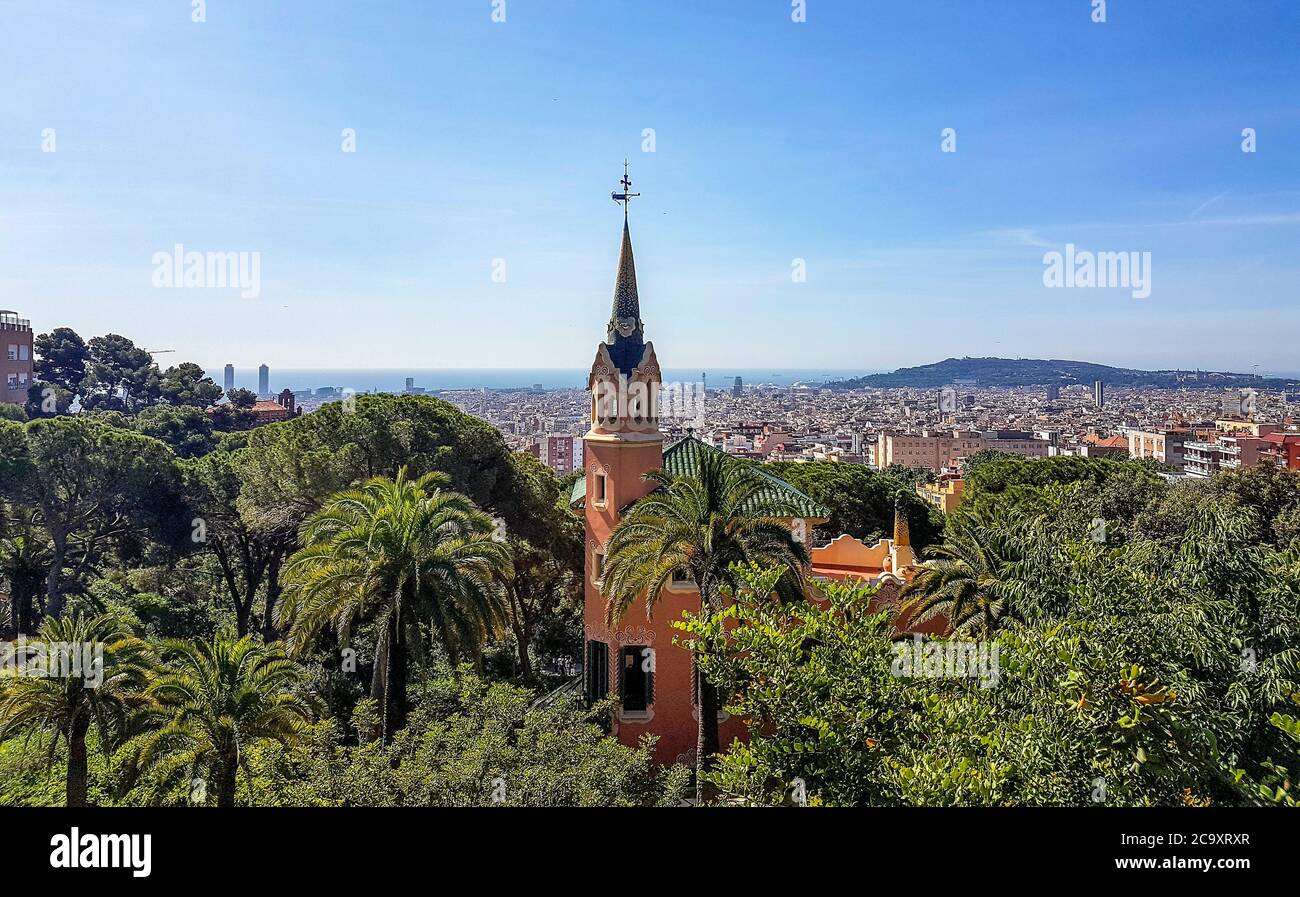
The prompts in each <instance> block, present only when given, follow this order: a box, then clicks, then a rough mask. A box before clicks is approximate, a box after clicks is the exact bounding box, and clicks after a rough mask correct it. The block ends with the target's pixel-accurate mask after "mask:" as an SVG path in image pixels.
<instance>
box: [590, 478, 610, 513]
mask: <svg viewBox="0 0 1300 897" xmlns="http://www.w3.org/2000/svg"><path fill="white" fill-rule="evenodd" d="M595 488H596V497H595V498H594V499H593V501H595V502H596V504H598V505H603V504H604V503H605V501H606V498H607V495H608V491H607V490H608V482H607V478H606V476H605V474H603V473H597V474H596V482H595Z"/></svg>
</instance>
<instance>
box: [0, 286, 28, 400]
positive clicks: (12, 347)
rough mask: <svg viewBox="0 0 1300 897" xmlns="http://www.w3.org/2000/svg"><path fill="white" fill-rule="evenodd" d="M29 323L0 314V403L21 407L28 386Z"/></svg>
mask: <svg viewBox="0 0 1300 897" xmlns="http://www.w3.org/2000/svg"><path fill="white" fill-rule="evenodd" d="M33 357H34V356H33V352H32V323H31V321H29V320H27V319H26V318H20V317H18V313H17V312H14V311H6V310H0V403H4V404H8V405H22V404H25V403H26V402H27V390H28V389H29V388H30V387H31V385H32V382H33V381H32V359H33Z"/></svg>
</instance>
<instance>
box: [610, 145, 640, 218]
mask: <svg viewBox="0 0 1300 897" xmlns="http://www.w3.org/2000/svg"><path fill="white" fill-rule="evenodd" d="M619 183H620V184H622V185H623V192H622V193H618V192H614V193H611V194H609V198H610V199H612V200H614V202H621V203H622V204H623V217H624V218H625V219H626V218H627V204H628V202H629V201H630V200H631V199H632V197H634V196H640V195H641V194H640V193H631V192H629V191H631V189H632V179H631V178H630V177H628V176H627V159H624V160H623V180H621V181H619Z"/></svg>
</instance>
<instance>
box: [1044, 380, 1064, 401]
mask: <svg viewBox="0 0 1300 897" xmlns="http://www.w3.org/2000/svg"><path fill="white" fill-rule="evenodd" d="M1060 398H1061V387H1059V386H1057V385H1056V384H1055V383H1049V384H1047V401H1049V402H1056V401H1059V400H1060Z"/></svg>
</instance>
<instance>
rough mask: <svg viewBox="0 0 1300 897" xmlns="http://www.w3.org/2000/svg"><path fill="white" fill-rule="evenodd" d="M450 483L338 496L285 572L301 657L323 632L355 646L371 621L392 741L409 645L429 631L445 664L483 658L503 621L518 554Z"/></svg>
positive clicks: (288, 614)
mask: <svg viewBox="0 0 1300 897" xmlns="http://www.w3.org/2000/svg"><path fill="white" fill-rule="evenodd" d="M446 482H447V480H446V477H444V476H443V475H442V474H438V473H430V474H425V475H424V476H422V477H420V478H419V479H416V480H411V479H408V478H407V475H406V468H402V469H401V470H399V471H398V472H397V478H396V479H395V480H390V479H388V478H386V477H375V478H373V479H371V480H369V481H367V482H366V483H365V484H364V485H363V486H362V487H361V488H360V489H357V490H352V491H348V492H340V493H338V494H337V495H335V496H333V497H332V498H330V499H329V500H328V501H327V502H326V503H325V506H324V507H323V508H322V509H321V510H320V511H318V512H316V513H315V514H313V515H312V516H311V517H309V518H308V519H307V521H306V522H305V523H304V524H303V526H302V529H301V531H300V534H299V538H300V539H301V541H302V543H303V545H304V547H303V548H302V549H301V550H300V551H298V552H297V553H296V554H295V555H294V556H293V557H291V558H290V559H289V561H288V563H287V564H286V566H285V572H286V590H285V591H286V596H285V601H284V604H283V606H282V615H281V625H282V626H285V625H286V624H287V627H288V630H289V635H288V639H289V643H290V646H291V648H292V649H293V650H296V651H302V650H306V649H307V648H308V647H309V646H310V645H311V643H312V642H313V641H314V639H315V637H316V635H317V634H318V633H319V632H320V630H321V629H322V628H325V627H328V628H331V629H334V630H335V631H336V632H337V633H338V636H339V638H340V640H341V641H342V642H343V643H344V644H347V643H348V641H349V640H350V638H351V633H352V630H353V628H354V627H355V626H356V625H359V624H364V623H373V624H374V630H375V633H376V645H375V671H374V675H373V676H372V680H371V696H372V697H373V698H374V699H375V701H376V704H377V706H378V708H379V712H380V733H379V734H380V736H381V737H382V738H383V740H384V741H385V742H387V741H389V740H391V737H392V734H393V732H395V731H396V730H397V729H400V728H401V726H402V724H403V722H404V720H405V716H406V710H407V700H406V683H407V676H408V667H409V654H410V648H411V646H412V645H413V644H414V645H416V646H418V645H419V644H420V642H419V639H420V631H419V626H420V624H421V623H425V624H428V625H429V627H430V628H431V629H432V631H433V633H434V635H435V637H436V638H437V639H438V640H439V641H440V642H441V644H442V645H443V647H444V648H445V649H446V651H447V653H448V655H449V656H450V657H451V658H452V659H453V660H455V659H456V658H458V657H459V656H462V654H463V653H464V652H472V653H473V654H474V656H476V657H477V656H478V653H479V651H480V648H481V646H482V644H483V642H484V641H485V640H486V639H487V638H488V636H489V635H490V634H491V633H493V632H495V631H496V630H497V629H498V628H499V627H500V625H501V621H502V619H503V618H504V612H505V601H504V598H503V597H502V593H501V589H500V587H499V580H500V579H501V578H502V577H503V576H504V575H505V574H506V572H507V571H508V570H509V567H510V562H509V551H508V549H507V548H506V546H505V545H503V544H501V543H500V542H497V541H495V540H494V538H493V533H494V530H495V527H494V525H493V522H492V518H490V517H488V516H487V515H486V514H484V513H483V512H482V511H480V510H479V509H478V508H477V507H476V506H475V505H474V503H473V502H472V501H470V500H469V499H468V498H466V497H465V496H464V495H461V494H459V493H456V492H446V491H443V490H442V488H441V487H442V486H444V485H446Z"/></svg>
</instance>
